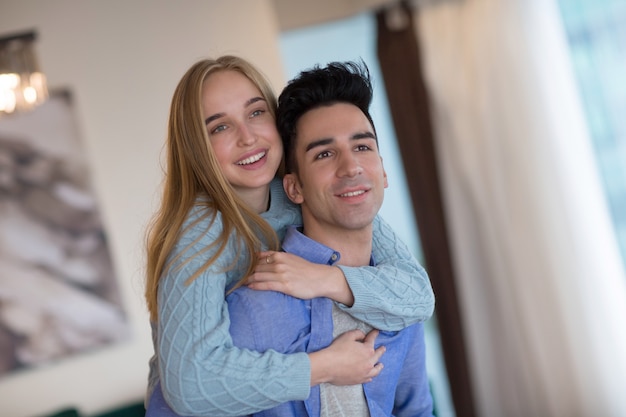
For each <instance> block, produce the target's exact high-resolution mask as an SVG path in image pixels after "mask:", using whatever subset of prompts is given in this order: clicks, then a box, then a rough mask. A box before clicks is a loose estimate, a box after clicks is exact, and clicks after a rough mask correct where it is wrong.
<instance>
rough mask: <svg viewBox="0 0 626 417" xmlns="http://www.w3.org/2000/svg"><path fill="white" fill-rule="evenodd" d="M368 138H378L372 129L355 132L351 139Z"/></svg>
mask: <svg viewBox="0 0 626 417" xmlns="http://www.w3.org/2000/svg"><path fill="white" fill-rule="evenodd" d="M368 138H369V139H374V140H376V135H374V133H372V132H370V131H365V132H359V133H355V134H354V135H352V137H351V138H350V139H352V140H355V139H368Z"/></svg>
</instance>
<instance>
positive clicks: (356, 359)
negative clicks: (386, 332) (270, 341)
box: [309, 330, 385, 386]
mask: <svg viewBox="0 0 626 417" xmlns="http://www.w3.org/2000/svg"><path fill="white" fill-rule="evenodd" d="M377 336H378V330H372V331H371V332H369V333H368V334H367V336H365V333H363V332H362V331H360V330H352V331H349V332H346V333H344V334H342V335H341V336H339V337H337V338H336V339H335V340H334V341H333V343H332V344H331V345H330V346H328V347H327V348H325V349H322V350H320V351H317V352H314V353H310V354H309V359H310V361H311V386H313V385H317V384H320V383H322V382H328V383H330V384H333V385H355V384H365V383H367V382H370V381H372V379H373V378H374V377H376V376H378V374H379V373H380V371H382V369H383V364H382V363H380V362H379V361H380V358H381V356H382V355H383V353H385V347H384V346H380V347H378V349H374V342H375V341H376V337H377Z"/></svg>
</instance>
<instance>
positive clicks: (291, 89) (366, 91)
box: [276, 61, 376, 173]
mask: <svg viewBox="0 0 626 417" xmlns="http://www.w3.org/2000/svg"><path fill="white" fill-rule="evenodd" d="M371 102H372V82H371V79H370V72H369V69H368V68H367V65H365V63H364V62H362V61H361V62H360V63H357V62H351V61H350V62H331V63H329V64H328V65H327V66H326V67H323V68H321V67H320V66H319V65H316V66H315V67H313V68H312V69H309V70H305V71H302V72H300V74H298V75H297V76H296V77H295V78H294V79H292V80H291V81H289V83H288V84H287V86H286V87H285V89H284V90H283V92H282V93H281V94H280V96H279V97H278V111H277V113H276V124H277V126H278V133H279V134H280V137H281V139H282V141H283V147H284V152H285V164H286V170H287V172H288V173H289V172H294V171H295V170H297V166H296V158H295V152H294V149H295V140H296V134H297V132H296V125H297V123H298V120H300V118H301V117H302V116H303V115H304V114H305V113H306V112H308V111H310V110H314V109H316V108H318V107H322V106H331V105H333V104H336V103H348V104H353V105H355V106H357V107H358V108H359V109H360V110H361V111H362V112H363V114H364V115H365V116H366V117H367V119H368V120H369V122H370V123H371V124H372V128H373V129H374V134H376V128H375V127H374V122H373V120H372V117H371V116H370V113H369V107H370V104H371Z"/></svg>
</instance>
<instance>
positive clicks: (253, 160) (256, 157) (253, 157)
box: [237, 152, 265, 165]
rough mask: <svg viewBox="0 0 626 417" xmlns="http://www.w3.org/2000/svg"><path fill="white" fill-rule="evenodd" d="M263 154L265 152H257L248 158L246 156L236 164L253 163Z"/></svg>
mask: <svg viewBox="0 0 626 417" xmlns="http://www.w3.org/2000/svg"><path fill="white" fill-rule="evenodd" d="M264 156H265V152H259V153H258V154H256V155H253V156H251V157H250V158H246V159H244V160H242V161H239V162H237V165H249V164H253V163H255V162H256V161H258V160H259V159H261V158H263V157H264Z"/></svg>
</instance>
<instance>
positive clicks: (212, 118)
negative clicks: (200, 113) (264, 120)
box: [204, 97, 266, 125]
mask: <svg viewBox="0 0 626 417" xmlns="http://www.w3.org/2000/svg"><path fill="white" fill-rule="evenodd" d="M259 101H266V100H265V99H264V98H263V97H252V98H251V99H250V100H247V101H246V102H245V103H244V104H243V107H244V108H246V107H248V106H250V105H252V104H254V103H256V102H259ZM225 115H226V113H215V114H214V115H212V116H209V117H207V118H206V119H205V120H204V124H205V125H208V124H209V123H211V122H212V121H213V120H217V119H219V118H220V117H224V116H225Z"/></svg>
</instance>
